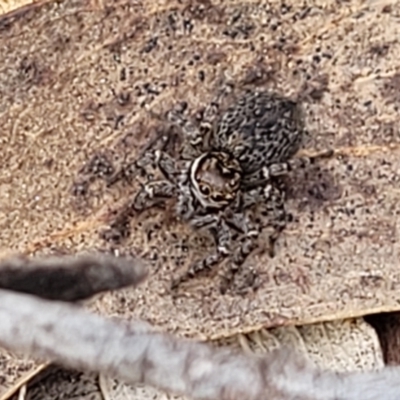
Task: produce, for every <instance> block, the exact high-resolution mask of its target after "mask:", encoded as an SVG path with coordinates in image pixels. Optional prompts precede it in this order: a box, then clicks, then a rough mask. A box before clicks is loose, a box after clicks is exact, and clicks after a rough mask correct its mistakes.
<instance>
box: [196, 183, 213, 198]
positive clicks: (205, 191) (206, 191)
mask: <svg viewBox="0 0 400 400" xmlns="http://www.w3.org/2000/svg"><path fill="white" fill-rule="evenodd" d="M199 189H200V192H201V193H202V194H204V195H205V196H208V195H209V194H210V193H211V190H210V188H209V187H208V185H205V184H204V183H202V184H200V186H199Z"/></svg>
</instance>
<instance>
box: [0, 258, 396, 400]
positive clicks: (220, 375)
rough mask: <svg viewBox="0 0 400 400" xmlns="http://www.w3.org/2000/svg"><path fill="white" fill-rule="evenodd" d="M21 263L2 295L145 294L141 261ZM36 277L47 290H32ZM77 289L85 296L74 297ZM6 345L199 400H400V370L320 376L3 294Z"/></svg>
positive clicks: (299, 364)
mask: <svg viewBox="0 0 400 400" xmlns="http://www.w3.org/2000/svg"><path fill="white" fill-rule="evenodd" d="M16 260H17V259H14V260H13V261H4V262H2V264H1V265H0V282H1V285H2V287H3V288H6V289H12V290H15V291H19V290H21V289H22V290H21V291H22V292H29V293H35V294H37V295H38V296H41V297H47V298H54V297H57V296H58V297H59V298H62V299H63V300H66V299H70V298H71V299H73V300H76V299H77V297H79V298H81V297H86V296H87V295H90V294H91V293H95V292H97V291H98V289H99V288H101V290H105V289H106V288H116V287H120V286H125V285H126V284H137V283H139V282H140V281H141V280H142V279H143V278H144V276H145V272H144V268H143V265H142V264H141V263H140V262H138V261H137V260H134V259H131V260H129V259H119V258H116V257H112V256H105V255H101V256H100V255H99V256H94V255H92V256H90V255H87V256H80V257H65V258H63V259H60V258H52V259H41V260H40V259H36V260H32V261H28V260H27V259H21V258H19V261H16ZM27 264H29V266H30V268H32V270H31V271H28V270H27ZM12 273H15V274H16V275H15V276H16V278H13V277H12V276H11V275H12ZM35 274H36V275H35ZM21 277H22V278H23V279H22V278H21ZM29 277H30V278H31V279H35V278H37V279H38V280H39V282H40V280H41V279H43V282H45V283H46V284H44V285H41V284H39V285H38V287H35V284H29V285H28V284H26V283H24V282H26V280H28V278H29ZM65 277H67V280H66V282H65V284H64V285H62V286H61V290H60V291H59V294H60V293H62V295H56V291H55V290H54V288H55V287H57V285H59V284H58V283H57V280H58V279H62V278H65ZM17 278H18V279H17ZM80 279H82V280H83V282H84V283H82V282H80ZM21 282H22V283H24V284H21ZM37 282H38V281H36V283H37ZM52 284H54V285H55V286H54V287H53V286H52ZM75 284H77V285H78V287H79V288H80V289H78V290H76V291H74V290H72V288H69V285H72V286H73V285H75ZM107 285H108V286H107ZM70 290H72V291H70ZM71 293H72V294H71ZM0 345H1V346H2V347H4V348H6V349H8V350H10V351H13V352H18V353H21V352H22V353H24V354H25V355H27V356H31V357H34V358H38V359H44V360H46V361H51V362H56V363H58V364H61V365H64V366H65V367H70V368H75V369H78V370H81V371H85V370H86V371H92V372H98V373H102V374H105V375H108V376H110V377H114V378H117V379H120V380H122V381H125V382H127V383H131V384H147V385H150V386H153V387H156V388H159V389H161V390H163V391H165V392H169V393H173V394H181V395H185V396H186V397H188V398H192V399H194V400H242V399H246V400H265V399H273V400H334V399H336V400H337V399H340V400H378V399H382V398H384V399H385V400H398V399H399V398H400V394H399V393H400V367H387V368H384V369H382V370H379V371H371V372H364V373H360V372H358V373H356V372H353V373H348V372H347V373H335V372H329V371H321V370H318V369H316V368H314V367H313V366H311V365H310V364H309V363H308V361H307V360H305V359H303V358H300V357H298V356H297V355H296V354H295V353H293V352H291V351H289V350H287V349H279V350H275V351H274V352H272V353H269V354H267V355H265V356H263V357H261V356H258V357H256V356H250V355H248V354H244V353H242V352H237V351H234V350H232V349H223V348H216V347H213V346H211V345H210V344H204V343H198V342H195V341H190V340H186V339H183V338H179V337H176V336H172V335H169V334H167V333H163V332H161V331H160V330H156V329H155V328H154V327H152V326H151V325H149V324H147V323H145V322H136V323H128V322H126V321H123V320H115V319H108V318H105V317H102V316H100V315H96V314H92V313H90V312H88V311H87V310H85V309H83V308H82V307H80V306H78V305H76V304H68V303H66V302H60V301H50V300H47V299H41V298H38V297H35V296H33V295H31V294H26V293H13V292H12V291H10V290H4V289H0Z"/></svg>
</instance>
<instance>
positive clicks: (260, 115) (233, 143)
mask: <svg viewBox="0 0 400 400" xmlns="http://www.w3.org/2000/svg"><path fill="white" fill-rule="evenodd" d="M303 136H304V127H303V120H302V115H301V110H300V107H299V106H298V104H297V103H295V102H294V101H292V100H290V99H287V98H284V97H281V96H279V95H277V94H273V93H268V92H257V91H253V92H246V93H245V94H244V95H242V96H241V97H240V98H239V99H238V101H237V102H236V103H235V104H233V105H232V106H231V107H229V108H228V109H227V111H225V113H223V114H222V116H221V118H220V119H219V121H218V123H217V126H216V130H215V132H214V135H213V140H212V141H213V143H212V146H213V147H215V148H216V149H218V150H224V151H226V152H229V153H230V154H232V155H233V156H234V157H235V158H236V159H237V160H238V161H239V163H240V166H241V168H242V170H243V173H244V175H250V174H253V173H254V172H256V171H258V170H260V169H262V168H263V167H265V166H268V165H270V164H272V163H276V162H282V161H286V160H288V159H289V158H291V157H292V156H293V155H294V154H295V153H296V152H297V151H298V150H299V148H300V146H301V144H302V141H303Z"/></svg>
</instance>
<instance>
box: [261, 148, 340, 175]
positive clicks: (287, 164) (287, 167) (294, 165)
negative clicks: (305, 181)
mask: <svg viewBox="0 0 400 400" xmlns="http://www.w3.org/2000/svg"><path fill="white" fill-rule="evenodd" d="M333 154H334V151H333V150H332V149H329V150H324V151H321V152H320V153H318V154H316V155H314V156H310V157H298V158H291V159H289V160H288V161H284V162H280V163H279V162H278V163H275V164H271V165H269V166H268V167H265V168H263V175H264V179H267V180H269V179H270V178H273V177H277V176H282V175H286V174H287V173H288V172H290V171H293V170H296V169H302V168H306V167H308V166H309V165H310V164H314V163H315V162H317V161H319V160H321V159H323V158H331V157H332V156H333Z"/></svg>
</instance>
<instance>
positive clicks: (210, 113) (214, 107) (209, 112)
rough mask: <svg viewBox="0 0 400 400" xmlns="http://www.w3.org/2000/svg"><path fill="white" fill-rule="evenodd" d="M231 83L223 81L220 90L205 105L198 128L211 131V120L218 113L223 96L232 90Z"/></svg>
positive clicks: (213, 119)
mask: <svg viewBox="0 0 400 400" xmlns="http://www.w3.org/2000/svg"><path fill="white" fill-rule="evenodd" d="M232 89H233V84H230V83H225V85H224V86H223V87H222V89H221V90H219V91H218V93H217V95H216V96H215V97H214V99H213V100H212V101H211V102H210V103H209V104H208V105H207V107H206V109H205V110H204V113H203V119H202V121H201V123H200V128H201V130H202V131H207V132H209V131H211V130H212V127H213V122H214V121H215V120H216V117H217V116H218V114H219V111H220V106H221V103H222V100H223V98H224V97H225V96H227V95H229V93H231V92H232Z"/></svg>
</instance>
